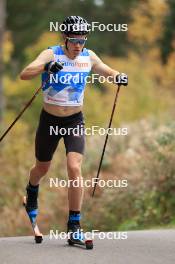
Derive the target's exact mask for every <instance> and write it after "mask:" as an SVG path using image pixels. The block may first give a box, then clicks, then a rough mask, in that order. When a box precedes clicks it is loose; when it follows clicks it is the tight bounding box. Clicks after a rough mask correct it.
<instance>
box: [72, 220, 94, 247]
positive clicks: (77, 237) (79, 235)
mask: <svg viewBox="0 0 175 264" xmlns="http://www.w3.org/2000/svg"><path fill="white" fill-rule="evenodd" d="M67 233H68V241H67V242H68V244H69V245H70V246H73V245H80V246H85V248H86V249H93V241H92V240H86V239H85V235H84V233H83V232H82V229H81V226H80V224H79V223H71V222H69V221H68V223H67Z"/></svg>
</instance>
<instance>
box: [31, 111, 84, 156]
mask: <svg viewBox="0 0 175 264" xmlns="http://www.w3.org/2000/svg"><path fill="white" fill-rule="evenodd" d="M84 125H85V123H84V117H83V113H82V112H79V113H76V114H73V115H70V116H66V117H59V116H54V115H51V114H49V113H48V112H46V111H45V110H44V109H42V111H41V114H40V120H39V125H38V128H37V131H36V137H35V156H36V158H37V159H38V160H39V161H51V160H52V157H53V154H54V152H55V150H56V148H57V146H58V143H59V141H60V139H61V138H63V139H64V145H65V148H66V155H67V153H68V152H70V151H72V152H78V153H81V154H84V150H85V134H84ZM75 128H76V129H75Z"/></svg>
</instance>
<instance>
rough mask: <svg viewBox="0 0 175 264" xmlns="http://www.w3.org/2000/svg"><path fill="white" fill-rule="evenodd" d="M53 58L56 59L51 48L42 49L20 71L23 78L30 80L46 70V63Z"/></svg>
mask: <svg viewBox="0 0 175 264" xmlns="http://www.w3.org/2000/svg"><path fill="white" fill-rule="evenodd" d="M52 60H54V54H53V51H52V50H51V49H47V50H44V51H42V52H41V53H40V54H39V55H38V57H37V58H36V59H35V60H34V61H33V62H31V63H30V64H29V65H28V66H27V67H25V68H24V70H23V71H22V72H21V73H20V78H21V80H30V79H32V78H34V77H35V76H37V75H39V74H40V73H42V72H43V71H44V66H45V64H46V63H48V62H50V61H52Z"/></svg>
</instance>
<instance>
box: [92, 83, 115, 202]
mask: <svg viewBox="0 0 175 264" xmlns="http://www.w3.org/2000/svg"><path fill="white" fill-rule="evenodd" d="M119 91H120V84H119V85H118V88H117V92H116V95H115V99H114V104H113V108H112V113H111V118H110V121H109V125H108V130H109V128H110V127H111V124H112V119H113V115H114V111H115V107H116V104H117V98H118V94H119ZM107 141H108V133H107V135H106V138H105V143H104V146H103V151H102V155H101V159H100V163H99V167H98V171H97V176H96V178H95V185H94V188H93V192H92V197H93V196H94V194H95V190H96V186H97V183H98V180H99V174H100V169H101V165H102V161H103V157H104V153H105V149H106V144H107Z"/></svg>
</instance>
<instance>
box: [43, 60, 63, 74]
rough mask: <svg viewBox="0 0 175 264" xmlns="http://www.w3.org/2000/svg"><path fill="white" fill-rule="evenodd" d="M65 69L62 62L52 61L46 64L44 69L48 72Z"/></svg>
mask: <svg viewBox="0 0 175 264" xmlns="http://www.w3.org/2000/svg"><path fill="white" fill-rule="evenodd" d="M62 69H63V63H62V62H56V61H50V62H48V63H46V64H45V66H44V70H45V71H46V72H48V73H57V72H59V71H61V70H62Z"/></svg>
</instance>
